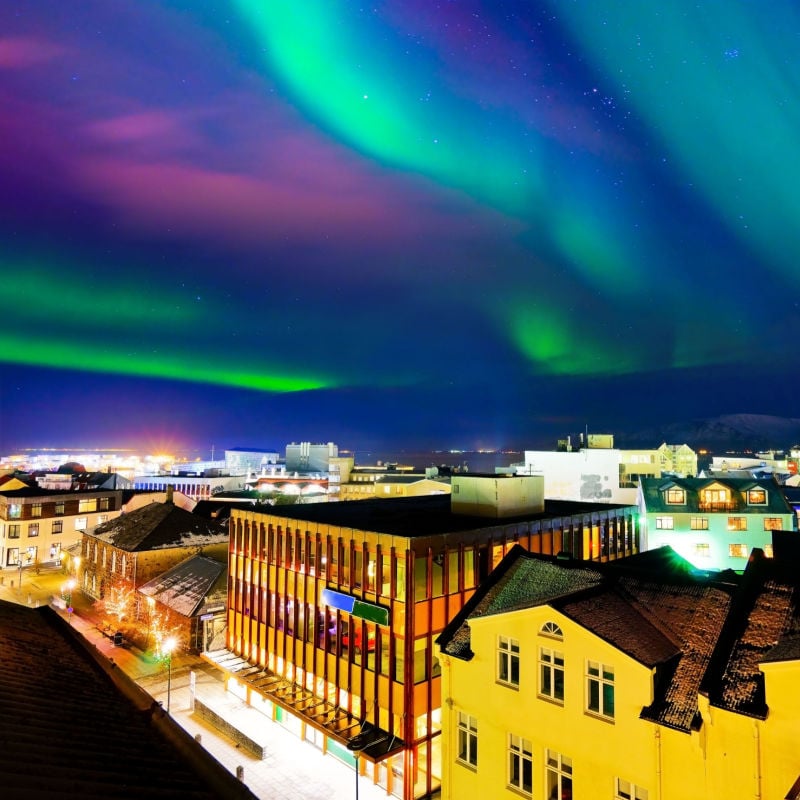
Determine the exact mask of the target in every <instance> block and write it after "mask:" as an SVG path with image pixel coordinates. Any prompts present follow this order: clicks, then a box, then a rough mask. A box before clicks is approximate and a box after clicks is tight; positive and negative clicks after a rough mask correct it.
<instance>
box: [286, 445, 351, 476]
mask: <svg viewBox="0 0 800 800" xmlns="http://www.w3.org/2000/svg"><path fill="white" fill-rule="evenodd" d="M338 455H339V448H338V447H337V446H336V445H335V444H334V443H333V442H328V443H327V444H312V443H311V442H301V443H299V444H297V443H292V444H287V445H286V469H287V471H288V472H324V473H327V472H328V467H329V465H330V460H331V459H332V458H336V457H337V456H338Z"/></svg>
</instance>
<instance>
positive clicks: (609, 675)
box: [586, 661, 614, 719]
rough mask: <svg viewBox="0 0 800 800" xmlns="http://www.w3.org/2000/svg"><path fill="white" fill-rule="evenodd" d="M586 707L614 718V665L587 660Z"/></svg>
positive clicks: (594, 712) (603, 715) (595, 712)
mask: <svg viewBox="0 0 800 800" xmlns="http://www.w3.org/2000/svg"><path fill="white" fill-rule="evenodd" d="M586 709H587V711H591V712H592V713H593V714H599V715H600V716H601V717H606V718H608V719H613V718H614V667H610V666H609V665H608V664H601V663H600V662H599V661H589V662H587V664H586Z"/></svg>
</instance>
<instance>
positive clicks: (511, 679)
mask: <svg viewBox="0 0 800 800" xmlns="http://www.w3.org/2000/svg"><path fill="white" fill-rule="evenodd" d="M504 673H505V676H504ZM519 676H520V645H519V639H514V638H512V637H510V636H498V637H497V682H498V683H500V684H502V685H503V686H508V687H509V688H511V689H519Z"/></svg>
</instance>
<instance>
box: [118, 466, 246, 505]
mask: <svg viewBox="0 0 800 800" xmlns="http://www.w3.org/2000/svg"><path fill="white" fill-rule="evenodd" d="M245 478H246V476H244V475H193V474H188V473H180V474H176V475H137V476H136V478H135V479H134V482H133V488H134V489H135V490H136V491H139V492H166V491H167V489H169V488H170V487H172V489H173V490H175V491H178V492H183V494H185V495H186V496H187V497H191V498H192V500H196V501H198V502H199V501H200V500H208V499H209V498H211V497H213V496H214V495H215V494H218V493H219V492H235V491H238V490H240V489H243V488H244V486H245Z"/></svg>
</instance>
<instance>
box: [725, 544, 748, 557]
mask: <svg viewBox="0 0 800 800" xmlns="http://www.w3.org/2000/svg"><path fill="white" fill-rule="evenodd" d="M728 555H729V556H730V557H731V558H747V545H746V544H729V545H728Z"/></svg>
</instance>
